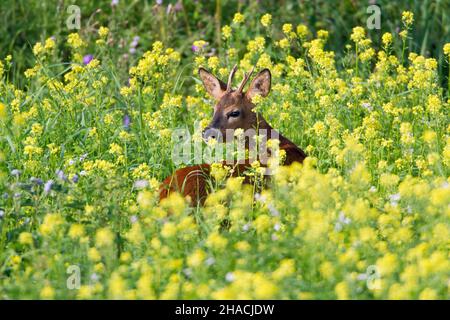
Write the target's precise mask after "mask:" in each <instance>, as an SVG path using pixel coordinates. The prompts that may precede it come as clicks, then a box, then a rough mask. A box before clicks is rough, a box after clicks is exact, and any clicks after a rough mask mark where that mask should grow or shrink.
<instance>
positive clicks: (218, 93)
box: [198, 68, 227, 100]
mask: <svg viewBox="0 0 450 320" xmlns="http://www.w3.org/2000/svg"><path fill="white" fill-rule="evenodd" d="M198 75H199V76H200V79H201V80H202V82H203V86H204V87H205V89H206V91H207V92H208V93H209V94H210V95H211V96H212V97H213V98H214V99H216V100H220V98H221V97H222V95H223V93H224V92H225V90H226V89H227V85H226V84H225V83H223V82H222V81H220V80H219V79H217V78H216V77H215V76H214V75H213V74H212V73H210V72H209V71H207V70H206V69H204V68H199V69H198Z"/></svg>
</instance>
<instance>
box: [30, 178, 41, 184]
mask: <svg viewBox="0 0 450 320" xmlns="http://www.w3.org/2000/svg"><path fill="white" fill-rule="evenodd" d="M30 182H31V183H35V184H37V185H42V184H43V183H44V181H42V179H41V178H35V177H31V178H30Z"/></svg>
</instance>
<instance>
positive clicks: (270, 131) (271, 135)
mask: <svg viewBox="0 0 450 320" xmlns="http://www.w3.org/2000/svg"><path fill="white" fill-rule="evenodd" d="M254 129H255V130H256V132H258V131H259V130H261V129H264V130H266V131H265V132H266V134H267V139H278V140H279V141H280V148H281V149H283V146H287V145H289V146H296V145H295V144H294V143H293V142H292V141H290V140H289V139H287V138H286V137H284V136H283V135H282V134H281V133H280V132H279V131H278V130H275V129H274V128H273V127H272V126H271V125H270V124H269V123H268V122H267V121H266V119H264V117H263V116H262V115H261V114H258V116H257V125H256V128H254ZM263 132H264V131H263Z"/></svg>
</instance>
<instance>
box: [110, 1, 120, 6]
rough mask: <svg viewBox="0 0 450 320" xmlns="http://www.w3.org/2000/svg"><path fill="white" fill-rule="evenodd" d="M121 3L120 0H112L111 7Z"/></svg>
mask: <svg viewBox="0 0 450 320" xmlns="http://www.w3.org/2000/svg"><path fill="white" fill-rule="evenodd" d="M118 4H119V0H111V7H115V6H117V5H118Z"/></svg>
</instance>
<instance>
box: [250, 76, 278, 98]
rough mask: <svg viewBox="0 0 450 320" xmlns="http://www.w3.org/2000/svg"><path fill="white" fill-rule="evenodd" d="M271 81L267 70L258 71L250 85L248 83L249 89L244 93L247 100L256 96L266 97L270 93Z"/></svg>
mask: <svg viewBox="0 0 450 320" xmlns="http://www.w3.org/2000/svg"><path fill="white" fill-rule="evenodd" d="M271 81H272V76H271V74H270V71H269V69H264V70H262V71H260V72H259V73H258V74H257V75H256V77H255V78H254V79H253V81H252V83H250V87H249V88H248V91H247V93H246V96H247V98H249V99H250V100H251V99H252V98H253V97H254V96H256V95H260V96H262V97H266V96H267V95H268V94H269V92H270V86H271Z"/></svg>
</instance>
